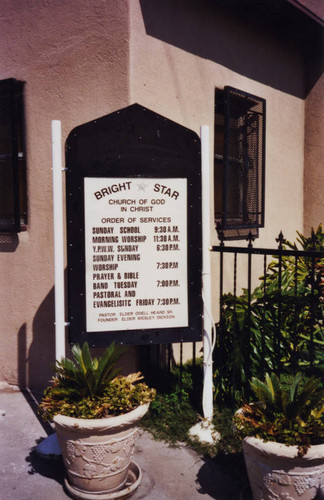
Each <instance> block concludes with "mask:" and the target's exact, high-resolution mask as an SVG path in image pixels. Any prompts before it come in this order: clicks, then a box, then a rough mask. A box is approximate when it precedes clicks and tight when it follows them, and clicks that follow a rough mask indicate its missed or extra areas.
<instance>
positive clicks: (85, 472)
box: [54, 405, 149, 498]
mask: <svg viewBox="0 0 324 500" xmlns="http://www.w3.org/2000/svg"><path fill="white" fill-rule="evenodd" d="M148 407H149V405H141V406H139V407H138V408H136V409H135V410H133V411H131V412H129V413H126V414H124V415H120V416H118V417H108V418H103V419H97V420H86V419H80V418H71V417H66V416H63V415H56V416H55V417H54V424H55V430H56V433H57V437H58V441H59V444H60V447H61V449H62V456H63V461H64V464H65V467H66V470H67V474H68V485H67V486H68V490H69V492H70V493H72V494H74V497H75V498H94V497H95V496H96V495H98V497H100V498H110V497H111V498H113V497H115V496H114V495H111V494H112V493H113V492H117V491H118V490H121V489H122V488H123V486H124V485H125V482H126V479H127V474H128V470H129V467H130V464H131V459H132V456H133V451H134V444H135V439H136V436H137V430H138V427H137V425H138V422H139V420H140V419H141V418H142V417H143V416H144V415H145V413H146V412H147V410H148ZM71 489H72V491H71ZM87 493H88V496H87ZM105 494H107V496H105ZM117 496H118V495H117Z"/></svg>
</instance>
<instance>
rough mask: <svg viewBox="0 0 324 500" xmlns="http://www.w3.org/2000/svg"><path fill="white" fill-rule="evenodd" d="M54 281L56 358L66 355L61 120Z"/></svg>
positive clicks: (55, 129)
mask: <svg viewBox="0 0 324 500" xmlns="http://www.w3.org/2000/svg"><path fill="white" fill-rule="evenodd" d="M52 164H53V212H54V226H53V227H54V275H55V278H54V281H55V359H56V360H58V361H60V360H61V358H63V357H65V310H64V226H63V191H62V171H63V168H62V139H61V122H60V121H59V120H52Z"/></svg>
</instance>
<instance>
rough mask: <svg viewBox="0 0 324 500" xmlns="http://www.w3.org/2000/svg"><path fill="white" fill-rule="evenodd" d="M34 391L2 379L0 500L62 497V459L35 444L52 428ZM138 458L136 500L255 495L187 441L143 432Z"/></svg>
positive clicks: (227, 499) (241, 478)
mask: <svg viewBox="0 0 324 500" xmlns="http://www.w3.org/2000/svg"><path fill="white" fill-rule="evenodd" d="M36 405H37V401H36V399H35V398H34V396H33V395H32V394H30V393H26V392H24V393H23V392H21V391H20V390H19V389H18V388H16V387H12V386H6V385H0V472H1V479H0V500H7V499H13V500H63V499H69V498H70V497H69V496H68V494H67V493H66V491H65V490H64V487H63V483H64V466H63V463H62V460H61V459H45V458H42V457H40V456H39V455H38V454H37V453H36V451H35V447H36V446H37V443H38V442H39V441H40V440H41V439H44V438H45V437H46V436H47V435H48V433H51V432H53V431H52V428H51V427H50V426H49V425H44V424H43V423H42V422H41V420H39V419H38V417H37V416H36V414H35V409H36ZM134 461H135V462H136V463H137V464H138V465H139V466H140V468H141V470H142V474H143V478H142V482H141V484H140V486H139V487H138V489H137V490H136V492H135V493H134V494H133V495H132V497H131V499H132V500H140V499H146V500H209V499H214V500H251V497H250V496H249V489H248V487H245V485H246V482H247V478H246V476H245V475H244V473H243V475H242V470H241V471H239V472H238V473H235V471H234V470H233V467H232V464H231V462H230V460H229V461H228V463H225V461H224V462H223V463H217V462H216V461H213V460H207V461H205V460H204V459H203V458H202V457H200V456H199V455H197V454H196V453H195V452H194V451H193V450H191V449H190V448H189V447H187V446H182V445H181V446H179V447H177V448H173V447H170V446H169V445H168V444H166V443H164V442H160V441H154V440H153V439H152V437H151V435H150V434H149V433H148V432H145V431H143V432H141V435H140V437H139V439H138V442H137V445H136V449H135V453H134Z"/></svg>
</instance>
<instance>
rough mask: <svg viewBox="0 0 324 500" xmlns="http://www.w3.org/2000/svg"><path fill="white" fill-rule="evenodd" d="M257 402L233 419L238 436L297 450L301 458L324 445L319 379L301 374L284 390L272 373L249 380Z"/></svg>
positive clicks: (323, 401) (323, 406) (322, 395)
mask: <svg viewBox="0 0 324 500" xmlns="http://www.w3.org/2000/svg"><path fill="white" fill-rule="evenodd" d="M251 389H252V391H253V392H254V394H255V397H256V400H255V401H254V402H253V403H249V404H244V405H243V407H242V408H241V410H240V411H239V412H237V413H236V415H235V417H234V423H235V426H236V429H237V430H238V433H239V434H240V435H241V436H242V437H245V436H255V437H257V438H259V439H263V440H264V441H276V442H280V443H284V444H286V445H295V446H298V452H299V455H301V456H302V455H304V454H305V453H306V452H307V449H308V448H309V446H310V445H312V444H320V443H324V389H323V387H322V383H321V380H320V379H317V378H315V377H311V378H309V379H305V378H304V377H303V375H302V374H301V373H297V375H296V376H295V377H294V378H293V380H292V381H291V383H290V384H287V385H286V386H285V385H284V384H283V383H282V382H281V381H280V379H279V378H278V376H277V375H276V374H274V373H272V374H271V375H269V374H266V377H265V380H264V381H261V380H259V379H257V378H255V377H253V378H252V382H251Z"/></svg>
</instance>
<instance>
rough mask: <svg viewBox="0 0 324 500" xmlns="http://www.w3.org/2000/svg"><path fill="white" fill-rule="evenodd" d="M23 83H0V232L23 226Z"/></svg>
mask: <svg viewBox="0 0 324 500" xmlns="http://www.w3.org/2000/svg"><path fill="white" fill-rule="evenodd" d="M23 88H24V83H23V82H19V81H17V80H15V79H13V78H10V79H8V80H1V81H0V232H19V231H20V230H21V223H26V211H27V210H26V169H25V137H24V106H23Z"/></svg>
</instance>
